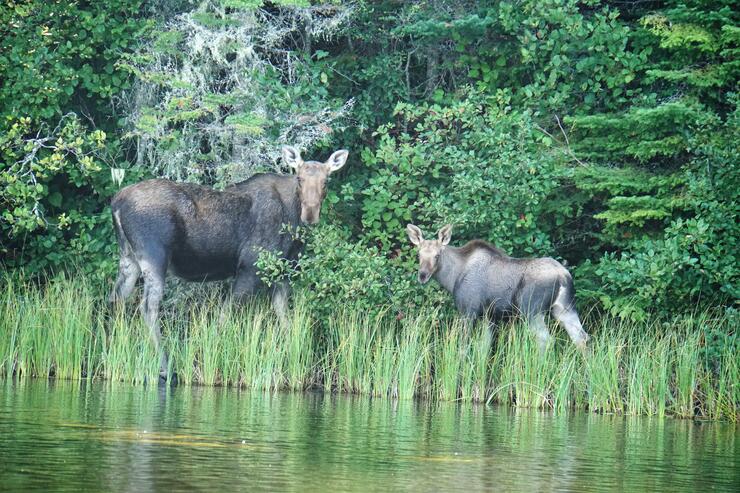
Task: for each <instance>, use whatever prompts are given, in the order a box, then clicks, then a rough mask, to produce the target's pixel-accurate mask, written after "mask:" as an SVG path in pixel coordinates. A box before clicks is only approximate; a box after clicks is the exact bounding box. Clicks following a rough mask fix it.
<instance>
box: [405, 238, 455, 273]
mask: <svg viewBox="0 0 740 493" xmlns="http://www.w3.org/2000/svg"><path fill="white" fill-rule="evenodd" d="M406 231H407V232H408V235H409V240H411V243H413V244H414V245H416V246H417V248H418V249H419V282H420V283H422V284H425V283H426V282H427V281H429V279H430V278H431V277H432V276H433V275H434V273H435V272H437V269H438V268H439V256H440V254H441V253H442V250H444V247H445V245H447V244H448V243H449V242H450V238H451V237H452V225H451V224H448V225H446V226H444V227H443V228H442V229H440V230H439V232H437V239H436V240H425V239H424V235H423V234H422V232H421V229H419V228H418V227H417V226H414V225H413V224H408V225H407V226H406Z"/></svg>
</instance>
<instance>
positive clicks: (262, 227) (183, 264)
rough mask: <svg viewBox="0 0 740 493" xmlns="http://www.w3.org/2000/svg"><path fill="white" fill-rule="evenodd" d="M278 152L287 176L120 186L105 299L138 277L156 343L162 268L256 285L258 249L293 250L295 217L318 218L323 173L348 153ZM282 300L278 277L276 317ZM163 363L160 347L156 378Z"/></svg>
mask: <svg viewBox="0 0 740 493" xmlns="http://www.w3.org/2000/svg"><path fill="white" fill-rule="evenodd" d="M282 156H283V161H284V162H285V163H286V164H288V165H289V166H290V167H292V168H294V169H295V170H296V174H295V175H278V174H274V173H264V174H257V175H254V176H253V177H251V178H249V179H248V180H245V181H243V182H240V183H237V184H235V185H232V186H230V187H228V188H226V189H225V190H224V191H217V190H214V189H212V188H209V187H205V186H201V185H196V184H191V183H177V182H173V181H169V180H163V179H154V180H147V181H143V182H140V183H136V184H134V185H130V186H128V187H125V188H124V189H122V190H121V191H119V192H118V193H117V194H116V196H115V197H113V200H112V202H111V209H112V213H113V225H114V227H115V230H116V236H117V237H118V246H119V250H120V255H121V258H120V262H119V267H118V279H117V280H116V284H115V287H114V288H113V292H112V293H111V295H110V302H111V303H112V304H116V303H122V302H124V301H125V299H126V298H127V297H128V296H129V295H130V294H131V292H132V291H133V289H134V287H135V285H136V282H137V280H138V279H139V277H143V279H144V292H143V295H142V300H141V311H142V314H143V317H144V320H145V321H146V323H147V325H148V326H149V328H150V330H151V335H152V338H153V339H154V342H155V344H156V346H157V347H159V344H160V340H161V337H162V336H161V332H160V329H159V324H158V321H157V319H158V316H159V304H160V302H161V300H162V297H163V296H164V286H165V274H166V273H167V272H171V273H173V274H174V275H176V276H178V277H180V278H182V279H185V280H188V281H209V280H221V279H226V278H229V277H234V278H235V279H234V284H233V288H232V293H233V295H234V296H235V297H237V298H243V297H245V296H248V295H252V294H254V293H255V292H256V291H257V290H258V289H259V288H261V287H263V283H262V281H261V280H260V278H259V276H258V274H257V269H256V268H255V262H256V261H257V258H258V255H259V253H260V251H262V250H263V249H264V250H268V251H271V252H282V255H283V256H285V257H287V258H289V259H294V258H295V257H296V256H297V254H298V252H299V251H300V249H301V244H300V242H298V241H297V240H295V238H294V235H293V234H292V233H291V232H292V231H295V228H296V227H297V226H299V224H300V223H305V224H315V223H317V222H318V220H319V213H320V212H321V202H322V200H323V198H324V195H325V194H326V182H327V178H328V177H329V175H330V174H331V173H333V172H335V171H337V170H338V169H340V168H341V167H342V166H344V164H345V163H346V162H347V156H348V152H347V151H346V150H339V151H336V152H335V153H333V154H332V155H331V157H329V160H328V161H326V162H324V163H322V162H317V161H303V160H302V159H301V155H300V152H299V151H298V150H297V149H296V148H294V147H291V146H285V147H283V149H282ZM287 300H288V286H287V285H286V284H285V283H278V284H277V285H276V286H275V287H274V288H273V291H272V304H273V307H274V308H275V311H276V312H277V313H278V315H279V316H280V317H281V318H284V317H285V314H286V311H287V302H288V301H287ZM165 367H166V355H164V353H163V356H162V361H161V366H160V374H161V375H162V376H165V371H166V369H165Z"/></svg>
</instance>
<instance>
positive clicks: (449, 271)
mask: <svg viewBox="0 0 740 493" xmlns="http://www.w3.org/2000/svg"><path fill="white" fill-rule="evenodd" d="M458 250H459V249H457V248H455V247H450V246H448V247H445V248H444V249H443V250H442V252H441V253H440V255H439V265H438V266H437V271H436V272H435V273H434V278H435V279H436V280H437V282H438V283H439V284H440V285H441V286H442V287H443V288H445V289H446V290H447V291H449V292H450V293H454V291H455V283H457V278H458V277H459V276H460V273H461V272H462V267H463V265H464V263H465V262H464V259H463V255H462V254H461V253H460V252H459V251H458Z"/></svg>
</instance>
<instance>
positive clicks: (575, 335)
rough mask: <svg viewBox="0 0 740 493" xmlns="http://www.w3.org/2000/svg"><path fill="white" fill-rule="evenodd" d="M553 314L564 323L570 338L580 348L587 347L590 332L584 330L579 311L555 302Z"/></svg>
mask: <svg viewBox="0 0 740 493" xmlns="http://www.w3.org/2000/svg"><path fill="white" fill-rule="evenodd" d="M552 315H553V316H554V317H555V318H556V319H557V320H558V322H560V323H561V324H563V327H565V330H566V331H567V332H568V335H569V336H570V340H571V341H573V344H575V345H576V346H577V347H578V349H580V350H584V349H586V343H587V342H588V340H589V337H588V334H586V331H585V330H583V327H582V326H581V320H580V319H579V318H578V313H577V312H576V311H575V310H574V309H572V308H570V309H568V308H563V306H562V305H560V304H558V303H555V304H554V305H553V306H552Z"/></svg>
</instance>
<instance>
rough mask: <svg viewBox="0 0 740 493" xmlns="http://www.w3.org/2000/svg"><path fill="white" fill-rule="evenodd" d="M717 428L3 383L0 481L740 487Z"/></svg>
mask: <svg viewBox="0 0 740 493" xmlns="http://www.w3.org/2000/svg"><path fill="white" fill-rule="evenodd" d="M738 442H739V440H738V430H737V428H736V427H735V425H732V424H727V423H703V424H699V423H695V422H691V421H682V420H672V419H662V420H661V419H650V418H624V417H617V416H599V415H595V414H586V413H582V414H581V413H573V414H570V415H562V416H555V415H553V414H551V413H543V412H539V411H528V410H516V409H509V408H501V407H486V406H474V405H470V404H465V405H458V404H454V403H436V404H432V403H426V402H394V401H390V400H379V399H376V400H373V399H369V398H359V397H351V396H349V397H348V396H336V395H323V394H314V393H299V394H274V395H268V394H262V393H253V392H246V391H238V390H230V389H219V388H197V387H196V388H193V387H181V388H175V389H171V388H161V389H156V388H153V389H152V388H144V387H128V386H123V385H109V384H94V385H85V384H84V383H74V382H56V383H55V382H50V381H43V380H36V381H19V382H10V381H6V382H0V490H6V491H20V490H30V489H36V490H50V489H54V490H59V489H65V490H78V491H101V490H102V491H136V492H143V491H175V490H188V491H224V490H235V489H239V490H271V491H285V490H289V491H347V490H350V491H415V492H416V491H481V490H497V491H511V490H518V491H553V490H557V491H563V490H565V491H613V490H625V491H670V492H677V491H699V490H701V491H705V490H717V491H740V471H739V470H738V461H737V456H738Z"/></svg>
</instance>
